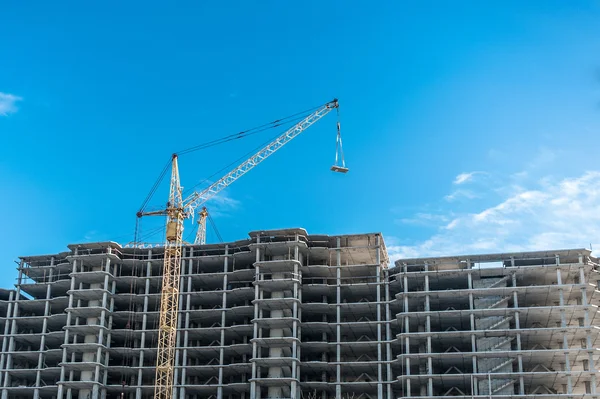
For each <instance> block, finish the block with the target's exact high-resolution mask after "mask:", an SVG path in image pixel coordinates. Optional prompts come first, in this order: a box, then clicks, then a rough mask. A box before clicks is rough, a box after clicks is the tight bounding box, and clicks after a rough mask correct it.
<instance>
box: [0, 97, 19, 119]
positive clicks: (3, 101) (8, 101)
mask: <svg viewBox="0 0 600 399" xmlns="http://www.w3.org/2000/svg"><path fill="white" fill-rule="evenodd" d="M21 100H22V98H21V97H18V96H15V95H14V94H9V93H2V92H0V115H1V116H7V115H9V114H14V113H15V112H17V110H18V108H17V106H16V103H17V102H18V101H21Z"/></svg>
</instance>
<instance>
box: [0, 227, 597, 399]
mask: <svg viewBox="0 0 600 399" xmlns="http://www.w3.org/2000/svg"><path fill="white" fill-rule="evenodd" d="M164 257H165V254H164V248H147V249H145V250H142V249H140V248H123V247H121V246H120V245H119V244H117V243H113V242H104V243H87V244H75V245H69V250H68V251H67V252H63V253H57V254H54V255H45V256H31V257H23V258H22V259H21V263H20V265H19V268H18V271H19V277H18V282H17V285H16V289H15V290H5V291H3V292H2V301H1V302H0V304H1V309H2V319H1V323H2V324H1V327H2V330H3V332H4V334H3V336H2V338H3V339H2V354H1V359H0V367H1V370H2V374H1V382H2V399H8V398H15V399H20V398H23V399H24V398H36V399H37V398H44V399H46V398H47V399H52V398H61V399H63V398H68V399H73V398H79V399H87V398H94V399H95V398H102V399H105V398H120V397H122V398H127V399H148V398H152V397H153V394H154V389H155V385H154V381H155V369H156V361H157V345H158V342H157V341H158V333H159V331H158V329H159V324H160V320H159V319H160V296H161V294H160V293H161V286H162V284H161V282H162V280H163V275H162V271H163V262H164ZM599 280H600V274H599V270H598V262H597V260H596V259H595V258H593V257H591V256H590V252H589V251H588V250H566V251H565V250H563V251H546V252H529V253H518V254H517V253H515V254H502V255H476V256H465V257H455V258H429V259H404V260H399V261H397V262H396V264H395V265H389V264H388V258H387V252H386V248H385V244H384V241H383V237H382V236H381V235H380V234H358V235H342V236H325V235H309V234H307V232H306V231H304V230H302V229H289V230H275V231H257V232H251V233H250V234H249V238H248V239H244V240H240V241H236V242H231V243H227V244H218V245H203V246H193V245H190V246H187V247H185V248H184V249H183V254H182V271H181V282H182V284H181V294H180V295H181V298H180V303H181V306H180V310H179V318H178V320H179V323H178V328H177V337H176V345H175V363H174V379H173V387H174V391H173V396H172V397H174V398H181V399H186V398H190V399H199V398H231V399H233V398H256V399H258V398H298V399H299V398H322V399H328V398H388V399H391V398H409V397H425V398H434V397H447V396H453V397H462V398H477V397H480V398H486V397H492V396H493V397H498V398H529V397H536V398H548V399H550V398H557V397H565V398H597V397H598V396H599V395H598V389H599V387H598V379H597V373H598V371H597V365H598V362H599V359H598V358H599V356H598V355H599V353H598V349H597V348H598V342H600V341H599V340H598V339H599V332H600V326H599V324H600V323H599V321H600V317H598V305H599V303H600V302H599V298H600V293H599V289H598V281H599Z"/></svg>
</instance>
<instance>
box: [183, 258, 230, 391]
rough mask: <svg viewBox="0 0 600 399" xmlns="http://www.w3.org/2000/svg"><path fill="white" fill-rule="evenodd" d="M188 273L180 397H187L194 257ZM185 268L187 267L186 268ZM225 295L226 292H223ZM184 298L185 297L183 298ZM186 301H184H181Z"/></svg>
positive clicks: (190, 260) (185, 278)
mask: <svg viewBox="0 0 600 399" xmlns="http://www.w3.org/2000/svg"><path fill="white" fill-rule="evenodd" d="M189 251H190V253H189V257H190V258H192V253H193V249H192V248H190V249H189ZM185 263H186V262H185V260H182V269H184V265H185ZM187 263H188V273H187V276H185V277H183V279H184V280H185V281H186V282H187V287H186V293H185V298H186V301H185V310H186V312H185V317H184V320H183V325H184V328H185V330H184V332H183V351H182V352H183V353H182V359H181V387H180V388H179V398H180V399H185V386H186V384H187V382H186V371H187V356H188V349H187V348H188V346H189V331H188V329H189V328H190V312H189V310H190V309H191V305H190V304H191V300H192V298H191V294H190V292H192V273H193V265H194V260H193V259H188V262H187ZM184 270H185V269H184ZM182 287H183V286H182ZM223 295H225V293H223ZM182 299H183V298H182ZM181 302H184V301H181ZM183 306H184V305H183V303H182V307H183ZM221 345H223V341H221ZM220 370H221V369H219V374H221V371H220ZM219 383H221V380H220V379H219Z"/></svg>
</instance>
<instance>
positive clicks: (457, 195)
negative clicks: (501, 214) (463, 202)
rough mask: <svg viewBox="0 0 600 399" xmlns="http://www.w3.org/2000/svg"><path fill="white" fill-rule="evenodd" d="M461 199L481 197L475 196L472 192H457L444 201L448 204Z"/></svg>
mask: <svg viewBox="0 0 600 399" xmlns="http://www.w3.org/2000/svg"><path fill="white" fill-rule="evenodd" d="M460 198H466V199H474V198H479V195H477V194H475V193H474V192H473V191H471V190H455V191H453V192H452V193H451V194H448V195H446V196H445V197H444V199H445V200H446V201H448V202H452V201H456V200H458V199H460Z"/></svg>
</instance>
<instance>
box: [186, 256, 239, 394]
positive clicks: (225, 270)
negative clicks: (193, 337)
mask: <svg viewBox="0 0 600 399" xmlns="http://www.w3.org/2000/svg"><path fill="white" fill-rule="evenodd" d="M228 261H229V245H225V259H224V260H223V302H222V304H221V308H222V311H221V349H219V364H220V365H221V366H222V365H223V364H224V363H225V350H224V348H223V346H224V345H225V323H226V322H227V320H226V317H225V316H226V310H225V309H226V308H227V284H228V278H227V277H228V273H229V262H228ZM223 383H224V381H223V367H220V368H219V388H217V399H223V387H222V386H221V385H222V384H223ZM182 399H185V398H182Z"/></svg>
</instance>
